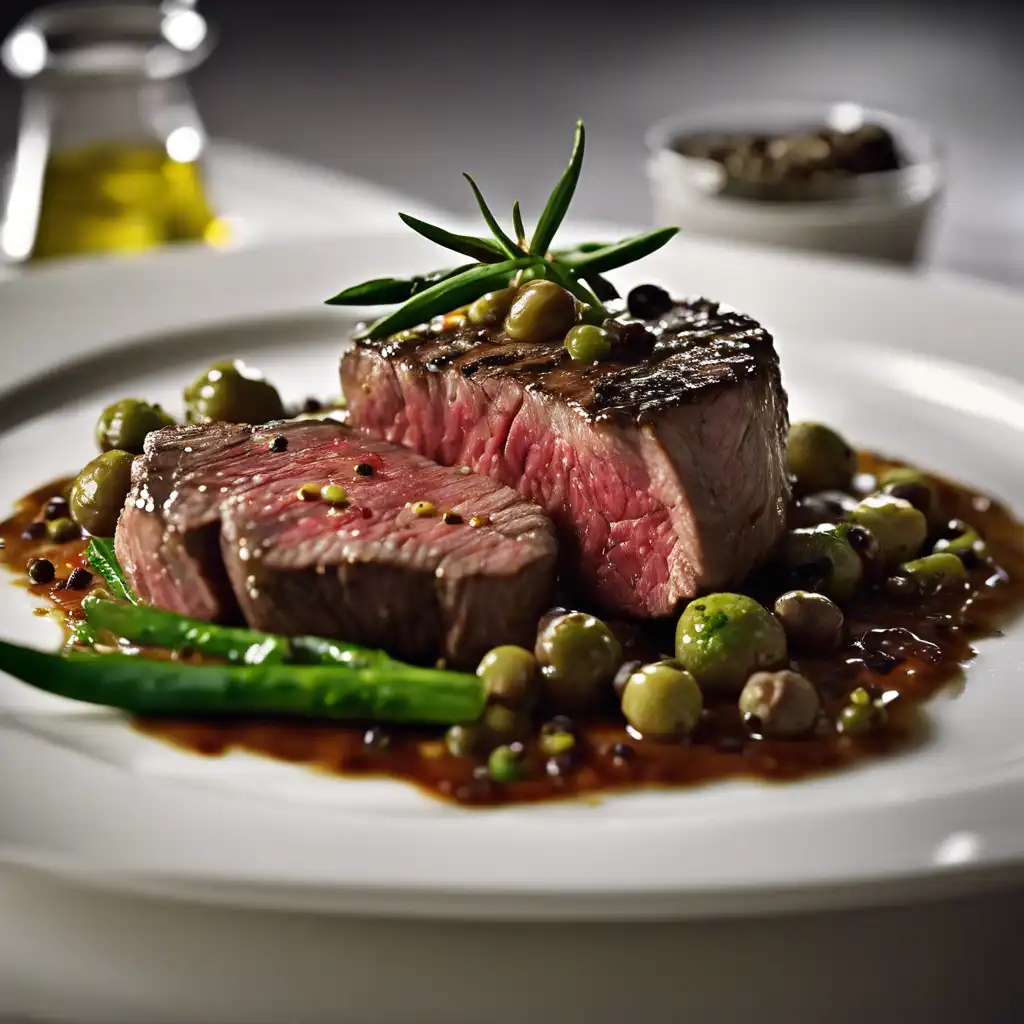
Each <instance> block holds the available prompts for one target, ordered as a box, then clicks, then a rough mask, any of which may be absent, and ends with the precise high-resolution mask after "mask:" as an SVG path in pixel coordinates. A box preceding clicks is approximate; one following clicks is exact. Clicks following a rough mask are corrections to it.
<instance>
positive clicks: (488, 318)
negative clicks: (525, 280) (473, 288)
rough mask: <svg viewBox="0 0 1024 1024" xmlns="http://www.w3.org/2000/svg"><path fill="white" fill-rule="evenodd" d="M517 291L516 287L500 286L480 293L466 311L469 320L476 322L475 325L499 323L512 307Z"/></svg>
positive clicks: (482, 325) (484, 325) (472, 322)
mask: <svg viewBox="0 0 1024 1024" xmlns="http://www.w3.org/2000/svg"><path fill="white" fill-rule="evenodd" d="M517 292H518V289H517V288H502V289H501V290H500V291H497V292H488V293H487V294H486V295H481V296H480V298H479V299H477V300H476V302H474V303H472V304H471V305H470V307H469V310H468V311H467V314H466V315H467V316H468V317H469V322H470V323H471V324H476V326H477V327H489V326H492V325H494V324H500V323H501V321H502V320H504V319H505V317H506V316H507V314H508V311H509V310H510V309H511V308H512V303H513V302H514V301H515V298H516V293H517Z"/></svg>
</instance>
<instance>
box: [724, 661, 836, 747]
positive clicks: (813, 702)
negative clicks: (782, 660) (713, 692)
mask: <svg viewBox="0 0 1024 1024" xmlns="http://www.w3.org/2000/svg"><path fill="white" fill-rule="evenodd" d="M739 709H740V714H741V715H742V716H743V721H744V722H745V723H746V725H747V728H748V729H749V730H750V731H751V732H753V733H757V734H759V735H761V736H768V737H770V738H773V739H774V738H785V737H788V736H802V735H803V734H804V733H808V732H810V731H811V729H813V728H814V723H815V722H816V721H817V720H818V712H819V711H820V710H821V700H820V699H819V697H818V691H817V690H816V689H815V688H814V684H813V683H812V682H811V681H810V680H809V679H807V678H806V677H804V676H802V675H800V674H799V673H798V672H790V671H789V670H788V669H783V670H782V671H781V672H755V673H754V674H753V675H752V676H751V677H750V678H749V679H748V680H747V682H746V685H745V686H744V687H743V691H742V692H741V693H740V699H739Z"/></svg>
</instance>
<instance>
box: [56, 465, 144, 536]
mask: <svg viewBox="0 0 1024 1024" xmlns="http://www.w3.org/2000/svg"><path fill="white" fill-rule="evenodd" d="M133 461H134V456H133V455H132V454H131V452H122V451H117V450H116V449H115V450H114V451H110V452H104V453H103V454H102V455H97V456H96V458H95V459H93V460H92V462H90V463H89V464H88V465H87V466H86V467H85V468H84V469H83V470H82V471H81V472H80V473H79V474H78V476H76V477H75V482H74V483H73V484H72V485H71V500H70V503H69V504H70V506H71V515H72V516H73V517H74V520H75V522H76V523H78V525H79V526H80V527H82V529H83V530H88V531H89V533H91V534H93V535H94V536H96V537H113V536H114V528H115V527H116V526H117V520H118V517H119V516H120V515H121V509H122V508H124V503H125V499H126V498H127V497H128V492H129V490H131V485H132V462H133Z"/></svg>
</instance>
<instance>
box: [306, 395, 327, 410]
mask: <svg viewBox="0 0 1024 1024" xmlns="http://www.w3.org/2000/svg"><path fill="white" fill-rule="evenodd" d="M323 407H324V406H323V403H322V402H321V401H320V399H319V398H307V399H306V401H305V402H303V403H302V411H303V412H304V413H313V412H319V411H320V410H321V409H322V408H323Z"/></svg>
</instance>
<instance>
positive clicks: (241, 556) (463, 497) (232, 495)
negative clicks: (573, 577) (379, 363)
mask: <svg viewBox="0 0 1024 1024" xmlns="http://www.w3.org/2000/svg"><path fill="white" fill-rule="evenodd" d="M277 436H281V437H283V438H284V439H285V442H284V443H285V444H286V445H287V447H286V450H284V451H273V450H271V441H272V440H273V439H274V438H275V437H277ZM281 446H282V442H277V443H276V444H275V445H274V447H278V448H279V447H281ZM357 465H360V466H362V467H365V466H369V467H370V468H371V470H372V472H371V473H370V474H369V475H365V476H364V475H360V474H359V473H357V472H355V466H357ZM363 472H365V469H364V470H363ZM308 482H315V483H317V484H318V485H319V484H325V483H337V484H340V485H341V486H342V487H344V488H345V489H346V490H347V492H348V495H349V497H348V500H347V501H346V502H344V503H343V504H338V505H330V504H328V503H327V502H325V501H323V500H319V499H317V500H304V499H303V498H302V497H301V496H300V495H299V493H298V492H299V489H300V487H301V486H302V485H303V484H304V483H308ZM418 501H426V502H430V503H432V504H433V505H434V506H435V510H436V511H435V512H434V514H432V515H428V516H421V515H417V514H416V513H415V512H414V511H413V509H412V508H411V507H410V506H411V505H412V504H413V503H415V502H418ZM446 512H447V513H449V514H448V515H447V516H442V513H446ZM473 517H478V518H477V519H474V518H473ZM471 519H473V521H474V522H478V521H479V522H482V523H483V525H479V526H472V525H470V520H471ZM116 548H117V553H118V556H119V557H120V558H121V559H122V564H123V566H124V568H125V571H126V573H127V574H128V577H129V580H130V581H131V583H132V585H133V586H134V587H135V589H136V592H137V593H138V594H139V595H140V596H141V597H142V598H143V599H144V600H146V601H150V602H152V603H154V604H158V605H160V606H161V607H165V608H171V609H173V610H175V611H179V612H182V613H184V614H189V615H193V616H196V617H199V618H204V619H217V620H221V621H231V620H234V619H238V618H240V617H244V619H245V621H246V622H248V624H249V625H250V626H252V627H253V628H256V629H263V630H268V631H270V632H275V633H282V634H285V635H288V636H294V635H297V634H303V633H309V634H314V635H318V636H326V637H335V638H338V639H343V640H348V641H351V642H354V643H361V644H365V645H366V646H370V647H381V648H385V649H387V650H388V651H391V652H393V653H395V654H396V655H399V656H401V657H404V658H407V659H410V660H417V661H429V660H432V659H435V658H437V657H443V658H445V659H446V660H447V661H448V662H450V663H451V664H453V665H457V666H461V667H473V666H475V665H476V663H477V662H478V661H479V659H480V657H481V656H482V655H483V654H484V653H485V652H486V651H487V650H488V649H490V648H491V647H493V646H495V645H497V644H501V643H519V644H525V645H527V646H529V645H531V644H532V639H533V634H534V630H535V628H536V622H537V619H538V618H539V617H540V615H541V614H542V613H543V612H544V611H545V610H546V609H547V608H548V607H549V606H550V603H551V592H552V587H553V584H554V568H555V558H556V544H555V538H554V531H553V529H552V526H551V523H550V520H549V519H548V518H547V516H546V515H545V514H544V513H543V512H542V511H541V510H540V509H539V508H538V507H537V506H536V505H533V504H531V503H530V502H527V501H525V500H523V498H522V497H521V496H520V495H519V494H518V493H517V492H516V491H514V490H511V489H510V488H507V487H503V486H501V485H500V484H498V483H497V482H496V481H494V480H491V479H488V478H486V477H479V476H475V475H473V474H469V473H461V472H459V471H458V470H454V469H451V468H448V467H443V466H439V465H437V464H436V463H433V462H430V461H429V460H428V459H425V458H423V457H422V456H420V455H417V454H416V453H415V452H412V451H410V450H409V449H407V448H402V447H400V446H397V445H394V444H390V443H388V442H387V441H382V440H379V439H375V438H369V437H366V436H364V435H362V434H361V433H360V432H358V431H356V430H354V429H353V428H351V427H348V426H346V425H344V424H341V423H335V422H330V421H316V420H309V421H304V422H299V423H286V424H274V425H270V426H267V427H260V428H256V427H249V426H243V425H233V424H216V425H212V426H207V427H167V428H165V429H163V430H160V431H157V432H155V433H153V434H150V435H149V437H148V438H147V440H146V450H145V453H144V454H143V455H142V456H141V457H140V458H139V459H137V460H136V463H135V465H134V466H133V489H132V493H131V495H130V496H129V499H128V502H127V503H126V506H125V510H124V512H123V513H122V516H121V521H120V523H119V524H118V529H117V537H116Z"/></svg>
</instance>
